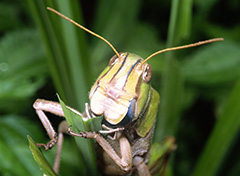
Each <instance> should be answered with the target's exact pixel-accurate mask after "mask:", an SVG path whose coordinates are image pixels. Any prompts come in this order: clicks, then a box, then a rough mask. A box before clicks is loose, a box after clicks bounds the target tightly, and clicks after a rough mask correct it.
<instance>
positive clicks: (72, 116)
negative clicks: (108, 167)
mask: <svg viewBox="0 0 240 176" xmlns="http://www.w3.org/2000/svg"><path fill="white" fill-rule="evenodd" d="M58 99H59V102H60V104H61V106H62V109H63V112H64V115H65V118H66V120H67V122H68V124H69V125H70V126H71V128H72V129H73V131H74V132H76V133H79V132H80V131H89V130H90V129H91V127H95V128H96V129H94V131H97V130H98V129H101V127H100V126H101V122H100V120H101V118H99V117H98V118H93V119H90V120H87V119H83V118H82V117H81V116H80V115H78V114H76V113H74V112H73V111H71V110H70V109H69V108H67V107H66V105H65V104H64V102H63V101H62V100H61V99H60V97H59V96H58ZM90 124H91V125H90ZM75 139H76V142H77V145H78V147H79V149H80V151H81V154H82V156H83V159H84V162H85V164H86V166H87V168H88V173H91V175H96V170H97V169H96V168H97V167H96V157H95V151H94V147H93V143H92V140H91V139H84V138H81V137H75Z"/></svg>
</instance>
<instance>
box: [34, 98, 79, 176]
mask: <svg viewBox="0 0 240 176" xmlns="http://www.w3.org/2000/svg"><path fill="white" fill-rule="evenodd" d="M33 107H34V108H35V109H36V113H37V115H38V117H39V119H40V120H41V122H42V124H43V126H44V128H45V129H46V131H47V133H48V135H49V137H50V139H51V140H50V141H49V142H48V143H47V144H41V143H39V144H37V145H38V146H39V147H44V149H45V150H49V149H51V148H52V147H54V146H55V145H56V144H57V151H56V156H55V161H54V166H53V169H54V171H55V172H56V173H57V174H58V173H59V167H60V155H61V150H62V144H63V139H64V137H63V133H67V131H68V127H69V125H68V124H67V121H63V122H61V123H60V125H59V128H58V133H59V134H58V135H57V133H56V132H55V130H54V129H53V127H52V125H51V123H50V121H49V119H48V117H47V116H46V115H45V113H44V111H45V112H50V113H52V114H55V115H58V116H62V117H64V113H63V110H62V107H61V105H60V104H59V103H57V102H52V101H47V100H40V99H38V100H36V101H35V103H34V104H33ZM68 108H69V107H68ZM69 109H71V110H72V111H74V112H75V113H77V114H79V115H82V114H81V113H80V112H78V111H76V110H74V109H72V108H69Z"/></svg>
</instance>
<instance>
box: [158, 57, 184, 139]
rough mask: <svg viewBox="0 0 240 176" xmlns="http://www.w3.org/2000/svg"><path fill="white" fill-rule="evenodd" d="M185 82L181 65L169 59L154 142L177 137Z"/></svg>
mask: <svg viewBox="0 0 240 176" xmlns="http://www.w3.org/2000/svg"><path fill="white" fill-rule="evenodd" d="M183 84H184V80H183V77H182V76H181V74H180V69H179V64H178V62H177V61H176V60H174V59H171V58H169V59H168V60H167V67H166V69H165V72H164V78H163V85H164V86H163V88H162V91H159V92H161V93H160V97H161V98H160V108H159V115H158V119H157V124H156V130H155V134H154V135H155V136H154V140H156V141H158V142H161V140H163V139H164V137H165V136H169V135H175V134H176V130H177V127H178V123H179V120H180V117H181V116H180V109H181V98H182V94H183Z"/></svg>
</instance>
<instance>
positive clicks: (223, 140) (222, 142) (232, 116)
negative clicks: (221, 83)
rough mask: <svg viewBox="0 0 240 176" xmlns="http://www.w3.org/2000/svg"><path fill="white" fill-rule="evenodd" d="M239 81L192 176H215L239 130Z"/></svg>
mask: <svg viewBox="0 0 240 176" xmlns="http://www.w3.org/2000/svg"><path fill="white" fill-rule="evenodd" d="M239 107H240V80H239V81H238V82H237V84H236V85H235V87H234V89H233V91H232V94H231V96H230V97H229V100H228V102H227V104H226V106H225V108H224V109H223V113H222V114H221V116H220V117H219V119H218V122H217V123H216V125H215V127H214V129H213V132H212V133H211V136H210V137H209V139H208V142H207V144H206V147H205V149H204V150H203V153H202V154H201V156H200V158H199V160H198V162H197V164H196V166H195V169H194V171H193V174H191V175H193V176H200V175H201V176H202V175H205V176H212V175H216V174H217V172H218V171H219V170H220V169H221V164H222V162H223V161H224V158H225V156H226V154H227V152H228V150H229V149H230V147H231V144H232V142H233V141H234V139H235V138H236V135H237V133H238V132H239V129H240V118H239V117H240V108H239Z"/></svg>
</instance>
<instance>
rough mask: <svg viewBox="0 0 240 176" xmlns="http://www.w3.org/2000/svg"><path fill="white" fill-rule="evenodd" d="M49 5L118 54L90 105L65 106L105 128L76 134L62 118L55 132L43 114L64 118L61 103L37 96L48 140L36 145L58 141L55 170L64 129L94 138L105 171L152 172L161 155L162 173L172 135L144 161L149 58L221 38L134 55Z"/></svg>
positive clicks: (151, 100)
mask: <svg viewBox="0 0 240 176" xmlns="http://www.w3.org/2000/svg"><path fill="white" fill-rule="evenodd" d="M47 9H48V10H50V11H52V12H54V13H56V14H57V15H59V16H61V17H63V18H65V19H66V20H68V21H70V22H71V23H73V24H75V25H76V26H78V27H80V28H81V29H83V30H85V31H86V32H89V33H90V34H92V35H94V36H96V37H98V38H100V39H101V40H103V41H104V42H106V43H107V44H108V45H109V46H110V47H111V48H112V49H113V51H114V52H115V53H116V54H115V55H114V56H113V57H112V58H111V59H110V61H109V64H108V66H107V67H106V68H105V69H104V70H103V72H102V73H101V74H100V76H99V77H98V78H97V80H96V82H95V83H94V85H93V86H92V88H91V90H90V93H89V100H90V103H89V104H88V103H86V106H85V112H84V113H80V112H78V111H76V110H74V109H72V108H70V107H68V108H69V109H71V110H72V111H74V112H75V113H77V114H79V115H80V116H82V117H83V118H95V117H96V116H103V120H102V128H103V129H104V130H100V131H98V132H80V133H75V132H74V131H73V130H72V129H71V127H69V124H67V122H66V121H63V122H62V123H61V124H60V126H59V128H58V135H57V133H56V132H55V130H54V129H53V127H52V125H51V123H50V121H49V120H48V118H47V116H46V114H45V112H50V113H53V114H55V115H58V116H62V117H64V113H63V110H62V107H61V105H60V104H59V103H57V102H52V101H47V100H41V99H38V100H36V101H35V103H34V105H33V107H34V108H35V110H36V113H37V115H38V117H39V118H40V120H41V122H42V124H43V126H44V127H45V129H46V131H47V133H48V135H49V137H50V138H51V140H50V141H49V142H48V143H47V144H42V143H38V144H37V145H38V147H44V148H45V150H49V149H51V148H52V147H53V146H54V145H56V144H57V143H58V147H57V153H56V159H55V163H54V167H53V168H54V171H55V172H56V173H59V166H60V153H61V147H62V142H63V133H67V134H69V135H72V136H77V137H82V138H88V139H95V140H96V142H97V144H98V145H96V149H97V154H98V159H99V163H100V164H99V166H100V168H101V170H102V171H103V173H104V174H106V175H127V174H128V175H129V174H137V175H144V176H148V175H152V174H154V173H156V172H157V171H158V170H159V166H158V164H157V162H158V161H159V160H160V159H162V166H163V167H162V168H161V167H160V170H161V174H162V175H163V174H164V171H165V165H166V161H167V159H168V158H169V154H170V153H171V152H172V151H173V150H174V149H175V148H176V144H175V140H174V138H173V137H169V138H167V139H166V140H165V142H164V145H165V151H164V154H163V155H162V156H161V158H160V157H159V158H157V159H156V162H153V163H150V164H149V163H148V162H149V157H150V144H151V138H152V135H153V131H154V124H155V122H156V114H157V111H158V104H159V102H160V96H159V94H158V92H157V91H156V90H154V89H153V88H152V87H151V85H150V80H151V77H152V69H151V66H150V65H149V64H148V63H147V61H148V60H149V59H151V58H152V57H153V56H155V55H157V54H160V53H163V52H166V51H172V50H178V49H183V48H189V47H195V46H198V45H202V44H206V43H211V42H215V41H221V40H223V39H222V38H215V39H210V40H206V41H202V42H198V43H194V44H189V45H184V46H179V47H173V48H167V49H164V50H160V51H157V52H155V53H153V54H152V55H150V56H149V57H148V58H146V59H145V60H144V59H142V58H141V57H140V56H138V55H136V54H132V53H127V52H125V53H118V52H117V51H116V49H115V48H114V47H113V46H112V45H111V44H110V43H109V42H108V41H107V40H106V39H105V38H103V37H102V36H100V35H98V34H96V33H94V32H92V31H90V30H88V29H86V28H85V27H83V26H82V25H80V24H78V23H76V22H75V21H73V20H71V19H69V18H68V17H66V16H64V15H62V14H61V13H59V12H57V11H56V10H54V9H52V8H49V7H48V8H47ZM103 134H105V135H103ZM166 146H167V147H166Z"/></svg>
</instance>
